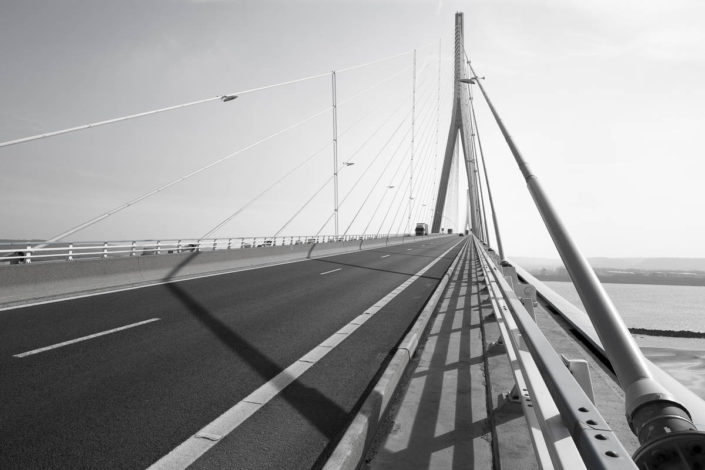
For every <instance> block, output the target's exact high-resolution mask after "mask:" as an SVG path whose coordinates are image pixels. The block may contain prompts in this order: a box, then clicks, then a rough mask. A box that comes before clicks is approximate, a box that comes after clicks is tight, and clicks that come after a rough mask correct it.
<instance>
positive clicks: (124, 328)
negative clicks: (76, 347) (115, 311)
mask: <svg viewBox="0 0 705 470" xmlns="http://www.w3.org/2000/svg"><path fill="white" fill-rule="evenodd" d="M158 320H159V318H150V319H149V320H145V321H141V322H137V323H132V324H131V325H125V326H121V327H119V328H113V329H112V330H107V331H101V332H100V333H94V334H92V335H88V336H81V337H80V338H76V339H72V340H69V341H64V342H63V343H56V344H52V345H51V346H46V347H43V348H39V349H33V350H31V351H27V352H23V353H20V354H15V355H13V356H12V357H20V358H21V357H27V356H31V355H33V354H39V353H41V352H44V351H49V350H52V349H56V348H61V347H64V346H68V345H69V344H74V343H79V342H81V341H86V340H89V339H93V338H97V337H98V336H105V335H109V334H110V333H116V332H118V331H122V330H126V329H128V328H134V327H136V326H140V325H146V324H147V323H152V322H155V321H158Z"/></svg>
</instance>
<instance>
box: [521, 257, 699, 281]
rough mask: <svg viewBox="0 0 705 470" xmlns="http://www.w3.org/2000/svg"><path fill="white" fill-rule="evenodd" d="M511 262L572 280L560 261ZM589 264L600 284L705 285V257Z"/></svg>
mask: <svg viewBox="0 0 705 470" xmlns="http://www.w3.org/2000/svg"><path fill="white" fill-rule="evenodd" d="M510 259H511V261H513V262H515V263H516V264H518V265H519V266H521V267H523V268H524V269H526V270H527V271H529V272H530V273H531V274H533V275H534V276H536V277H537V278H538V279H539V280H542V281H569V280H570V278H569V276H568V272H567V271H566V269H565V267H563V263H562V262H561V261H560V260H558V259H551V258H527V257H511V258H510ZM588 261H589V262H590V265H591V266H592V267H593V269H594V270H595V273H596V274H597V277H598V278H599V279H600V281H601V282H607V283H618V284H659V285H679V286H705V258H588Z"/></svg>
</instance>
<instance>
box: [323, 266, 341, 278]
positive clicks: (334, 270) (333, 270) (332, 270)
mask: <svg viewBox="0 0 705 470" xmlns="http://www.w3.org/2000/svg"><path fill="white" fill-rule="evenodd" d="M342 269H343V268H338V269H331V270H330V271H326V272H324V273H321V276H323V275H324V274H330V273H334V272H336V271H340V270H342Z"/></svg>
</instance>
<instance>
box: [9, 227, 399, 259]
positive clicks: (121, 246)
mask: <svg viewBox="0 0 705 470" xmlns="http://www.w3.org/2000/svg"><path fill="white" fill-rule="evenodd" d="M400 236H412V235H410V234H394V235H386V234H385V235H345V236H338V237H336V236H334V235H301V236H286V237H237V238H235V237H233V238H208V239H179V240H130V241H125V240H121V241H114V240H113V241H81V242H56V243H43V242H41V241H33V242H3V243H0V263H10V264H25V263H32V262H35V261H75V260H80V259H95V258H113V257H120V256H145V255H165V254H173V253H187V252H195V251H215V250H231V249H242V248H260V247H274V246H289V245H312V244H317V243H333V242H350V241H362V240H375V239H385V238H392V237H400Z"/></svg>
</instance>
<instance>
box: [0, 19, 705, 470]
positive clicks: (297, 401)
mask: <svg viewBox="0 0 705 470" xmlns="http://www.w3.org/2000/svg"><path fill="white" fill-rule="evenodd" d="M400 64H401V65H400ZM380 67H381V68H382V69H383V70H384V68H386V69H387V71H388V72H387V73H381V74H380V73H379V68H380ZM440 67H441V62H440V53H438V51H436V50H435V45H434V46H432V47H427V48H426V50H425V51H422V52H420V51H412V52H410V53H405V54H400V55H398V56H393V57H388V58H383V59H379V60H373V61H371V62H368V63H364V64H359V65H355V66H351V67H348V68H345V69H340V70H336V71H333V72H326V73H321V74H316V75H311V76H308V77H303V78H300V79H295V80H289V81H285V82H281V83H275V84H264V85H262V86H261V87H255V88H252V89H247V90H239V91H232V92H227V93H223V94H218V95H216V96H212V97H206V98H203V99H199V100H194V101H191V102H187V103H182V104H175V105H173V106H168V107H165V108H160V109H155V110H147V111H143V112H138V113H136V114H132V115H129V116H122V117H116V118H113V119H107V120H103V121H98V122H93V123H88V124H85V125H80V126H74V127H70V128H66V129H62V130H57V131H54V132H47V133H43V134H37V135H34V136H28V137H25V138H18V139H14V140H10V141H6V142H2V143H0V151H11V149H15V148H20V147H23V148H26V146H31V145H35V144H37V143H38V142H44V143H47V144H48V143H49V142H52V141H56V142H59V141H60V139H63V138H68V137H69V135H70V136H71V138H74V137H75V138H80V136H83V135H88V133H90V132H94V131H95V129H96V128H101V127H102V128H109V127H110V126H113V125H122V124H124V123H126V122H131V123H132V122H134V123H138V122H140V120H142V119H156V118H157V117H158V116H156V115H165V114H167V113H172V112H174V113H178V112H184V111H185V110H184V108H196V107H200V106H211V107H213V106H218V107H221V109H225V107H231V106H239V105H246V101H247V99H248V98H249V97H251V96H252V97H254V96H256V95H257V94H259V93H267V92H272V91H273V90H279V89H287V90H288V89H290V88H289V87H297V86H304V85H308V84H320V83H325V87H324V88H325V93H321V96H320V97H319V99H320V102H318V103H313V104H314V105H319V107H316V106H314V107H313V108H312V109H310V110H309V111H310V112H307V113H306V114H305V115H304V116H299V117H298V118H295V119H292V120H291V121H290V122H286V123H285V124H283V125H282V126H281V127H279V128H277V129H272V130H270V131H267V132H266V133H262V132H260V131H257V130H256V129H254V128H251V127H249V128H248V127H243V129H247V132H245V131H243V134H244V135H242V136H240V138H241V139H243V140H242V145H241V146H240V147H238V148H237V149H234V150H230V151H229V152H225V153H223V154H221V155H219V156H217V157H214V158H211V159H206V160H205V161H201V159H200V158H199V159H198V162H199V165H195V166H193V165H190V163H192V162H186V163H187V164H183V167H184V169H185V170H186V171H184V172H183V173H181V174H178V175H176V176H173V178H164V179H162V178H147V179H145V180H146V181H149V182H152V183H154V181H155V180H158V183H156V184H153V185H152V186H149V187H147V186H145V187H142V188H140V191H136V192H135V194H132V195H130V196H129V197H127V198H124V199H123V200H121V201H120V202H118V203H114V204H110V205H107V206H106V207H102V208H101V210H99V211H95V213H90V214H89V213H88V212H90V211H81V212H80V213H78V214H73V216H72V217H71V220H72V221H73V222H72V223H71V224H68V226H61V227H58V226H57V228H56V230H55V232H53V233H52V235H51V236H48V237H46V238H45V239H43V240H28V241H27V240H23V241H11V242H8V243H6V245H5V246H4V249H3V250H2V256H3V258H2V260H3V261H4V265H3V266H2V267H1V268H0V276H1V277H2V283H3V291H2V295H1V296H0V301H1V302H2V304H3V310H2V311H0V324H1V325H2V334H3V340H2V342H1V344H2V346H0V348H1V350H2V357H1V358H0V361H1V363H2V370H3V380H2V385H1V386H0V394H1V396H2V397H3V403H4V406H3V412H2V419H0V423H1V424H0V429H1V430H2V431H1V436H2V442H3V446H2V451H1V453H0V462H1V464H0V466H1V467H2V468H123V467H127V468H140V467H141V468H147V467H149V468H186V467H193V468H312V467H314V468H321V467H324V468H356V467H358V466H360V465H363V464H365V465H369V466H372V467H377V468H444V467H449V468H450V467H452V468H459V467H461V466H468V467H475V468H502V467H504V468H571V469H572V468H590V469H592V468H637V466H638V468H645V469H646V468H649V469H651V468H701V467H702V465H703V464H704V463H703V462H704V460H703V459H704V458H705V457H703V449H704V448H705V441H704V439H703V434H702V431H701V430H702V429H703V426H705V403H703V401H702V399H700V398H699V397H697V396H696V395H695V394H693V393H692V392H691V391H689V390H688V389H687V388H686V387H684V386H683V385H681V384H679V383H678V382H677V381H675V380H674V379H672V378H670V376H668V375H667V374H666V373H664V372H663V371H661V370H660V369H658V368H657V367H655V366H654V365H653V364H651V363H650V362H649V361H648V360H647V359H646V358H644V356H643V355H642V354H641V352H640V350H639V348H638V347H637V346H636V343H635V342H634V340H633V339H632V338H631V336H630V334H629V332H628V330H627V329H626V327H625V325H624V322H623V321H622V320H621V318H620V316H619V314H618V312H617V311H616V310H615V308H614V306H612V304H611V302H610V300H609V298H608V297H607V295H606V294H605V292H604V290H603V289H602V287H601V286H600V284H599V282H598V281H597V278H596V276H595V274H594V273H593V271H592V270H591V268H590V266H589V265H588V264H587V262H586V260H585V258H584V256H583V255H582V254H581V252H580V250H579V248H578V247H577V245H576V244H575V243H574V242H573V240H572V238H571V237H570V234H569V233H568V232H567V230H566V229H565V227H564V225H563V223H562V222H561V219H560V217H559V215H558V213H557V212H556V210H555V209H554V207H553V205H552V204H551V201H550V198H549V197H548V195H547V194H546V192H545V191H544V190H543V188H542V187H541V185H540V183H539V180H538V178H537V175H535V174H534V173H533V172H532V171H531V169H530V167H529V165H528V164H527V162H526V160H525V159H524V157H523V156H522V155H521V153H520V151H519V149H518V147H517V145H516V144H515V143H514V141H513V140H512V138H511V136H510V134H509V131H508V130H507V128H506V127H505V125H504V123H503V122H502V120H501V118H500V116H499V113H498V112H497V110H496V109H495V108H494V106H493V104H492V102H491V100H490V98H489V96H488V94H487V90H486V89H485V84H484V83H483V78H482V77H481V76H480V75H478V74H477V73H476V72H475V70H474V69H473V65H472V64H471V62H470V57H469V53H467V52H466V50H465V41H464V36H463V16H462V14H457V15H456V21H455V44H454V71H453V72H454V78H453V89H452V108H451V110H450V113H451V116H450V121H449V128H448V133H447V135H446V134H445V132H443V134H441V132H440V130H441V129H440V122H441V116H440V112H441V105H440V103H441V93H445V92H447V91H448V90H443V89H441V85H440V84H441V79H440ZM368 70H373V71H374V72H373V73H370V74H369V76H368V77H367V78H366V79H364V80H363V78H364V75H361V73H362V72H365V71H368ZM346 75H347V76H349V77H352V78H350V81H349V82H348V86H349V87H350V88H348V90H353V91H351V92H350V91H349V92H348V93H347V94H345V93H343V92H342V89H341V85H342V83H343V80H344V79H345V77H346ZM361 77H363V78H361ZM369 77H371V78H369ZM365 80H366V81H365ZM407 85H408V86H407ZM480 98H481V99H482V100H483V101H484V102H485V103H486V105H487V106H488V108H487V109H488V110H489V112H490V115H491V116H492V118H493V120H494V121H495V123H496V124H497V125H498V126H499V129H500V132H501V133H502V135H503V137H504V138H505V139H506V143H507V144H508V146H509V149H510V151H511V153H512V155H513V156H514V158H515V160H516V163H517V165H518V167H519V170H520V172H521V174H522V176H523V177H524V178H525V180H526V183H527V186H528V189H529V193H530V195H531V197H532V198H533V200H534V202H535V203H536V206H537V208H538V210H539V212H540V214H541V217H542V219H543V221H544V223H545V225H546V228H547V230H548V231H549V233H550V235H551V238H552V239H553V241H554V243H555V244H556V248H557V249H558V251H559V253H560V255H561V257H562V259H563V262H564V264H565V266H566V267H567V269H568V271H569V273H570V275H571V278H572V279H573V282H574V284H575V286H576V289H577V290H578V292H579V294H580V296H581V300H582V302H583V304H584V305H585V307H586V309H587V315H586V314H584V313H582V312H581V311H579V310H577V309H575V308H574V307H572V306H570V305H569V304H568V303H567V302H565V301H564V300H563V299H561V298H560V297H559V296H557V295H556V294H555V293H554V292H552V291H551V290H550V289H549V288H547V287H546V286H545V285H543V284H542V283H540V282H539V281H537V280H536V279H534V278H533V277H532V276H531V275H530V274H529V273H527V272H526V271H524V270H523V269H522V268H521V267H520V266H517V265H515V264H512V262H511V260H507V259H505V255H504V250H503V246H502V238H501V230H500V227H501V225H500V222H501V218H500V217H498V215H497V213H496V211H495V207H494V203H493V198H492V190H491V185H490V183H491V181H492V180H491V178H490V173H489V172H488V168H487V166H486V165H485V162H486V160H489V159H490V158H491V157H490V156H489V155H488V156H486V155H484V152H483V148H482V140H481V135H480V132H479V126H478V122H477V113H476V112H475V108H476V106H477V105H476V102H478V101H480ZM243 103H245V104H243ZM302 106H303V104H302ZM309 107H310V106H309ZM307 109H308V108H307ZM489 124H491V122H488V123H486V125H485V126H484V127H483V129H484V128H485V127H488V125H489ZM307 126H308V127H307ZM444 130H445V129H444ZM284 138H287V139H290V140H288V141H287V142H288V144H287V145H289V146H290V147H291V148H292V149H294V150H295V151H293V152H291V155H282V154H281V152H280V151H277V152H273V150H272V149H271V148H269V147H267V146H268V145H269V144H270V143H271V142H273V141H274V140H276V139H284ZM444 140H445V145H443V141H444ZM57 145H61V144H60V143H57ZM244 157H246V162H247V163H243V160H242V159H243V158H244ZM233 161H237V162H239V164H238V165H237V166H236V167H235V170H236V171H233V167H232V166H230V167H229V166H228V165H232V163H233ZM201 163H202V164H201ZM227 169H229V170H230V171H226V170H227ZM169 174H170V175H171V174H172V173H169ZM205 175H211V176H210V177H209V178H212V179H211V180H209V182H212V183H211V185H212V186H213V189H214V190H219V191H222V192H225V194H226V195H225V196H222V198H223V199H226V200H228V201H230V200H232V201H234V202H235V204H233V205H232V207H230V205H225V204H218V205H217V206H216V207H217V210H213V207H211V206H208V207H207V208H203V210H201V211H199V212H200V213H188V214H181V213H179V211H178V210H176V211H175V210H174V205H173V204H176V203H178V201H179V200H180V199H179V198H180V196H179V195H180V194H186V195H187V196H186V197H188V198H192V197H195V195H194V194H192V193H191V192H190V190H189V189H183V193H180V192H179V191H180V188H188V184H189V183H190V182H192V181H194V180H195V179H197V178H203V177H205ZM255 183H256V184H255ZM214 194H215V193H214ZM160 197H167V200H166V202H165V201H163V200H162V204H164V205H163V206H154V205H152V206H150V204H157V203H155V202H153V201H159V198H160ZM203 198H204V200H205V201H206V202H210V199H209V198H208V196H207V195H203ZM169 204H172V205H171V206H170V205H169ZM87 206H89V207H88V209H92V208H93V204H89V205H87ZM155 207H159V208H160V209H159V210H157V211H154V209H155ZM176 207H177V209H178V205H177V206H176ZM223 207H227V208H228V209H227V210H226V211H223V210H222V208H223ZM168 208H170V209H168ZM275 208H276V209H275ZM138 210H144V211H145V212H143V213H140V212H137V215H135V212H134V211H138ZM150 211H151V212H150ZM169 211H170V212H169ZM165 212H169V214H170V217H163V215H164V213H165ZM131 213H132V214H133V217H137V218H138V220H140V221H141V222H143V223H138V224H134V223H132V224H126V221H127V220H129V217H130V214H131ZM140 214H141V215H140ZM248 214H249V216H248ZM282 214H284V216H281V215H282ZM275 215H276V217H275ZM280 216H281V217H280ZM145 217H153V218H154V220H147V219H146V218H145ZM165 219H181V220H177V222H182V223H183V225H182V226H183V227H188V230H187V231H185V232H183V235H177V237H171V238H169V239H167V238H162V239H150V240H138V239H136V238H137V237H132V238H129V237H128V238H124V237H123V239H122V240H120V239H118V238H117V237H116V238H112V239H102V240H99V241H95V239H91V238H90V237H89V235H90V234H91V233H96V232H91V231H92V230H95V229H96V227H100V226H101V225H102V224H107V223H110V222H111V221H114V220H118V221H120V224H121V225H127V226H130V227H140V226H142V227H143V226H149V227H158V226H159V225H160V224H171V223H174V222H173V221H169V222H168V221H166V220H165ZM59 221H60V222H62V223H63V222H65V220H63V219H62V220H59ZM150 224H153V225H150ZM52 230H53V228H52ZM151 230H154V228H151ZM86 234H88V235H86ZM458 235H460V236H458ZM179 237H180V238H179ZM625 415H626V416H625ZM388 420H391V424H390V422H389V421H388ZM375 436H376V437H375ZM366 456H367V457H366ZM366 458H367V459H368V460H369V462H368V463H365V459H366Z"/></svg>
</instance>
